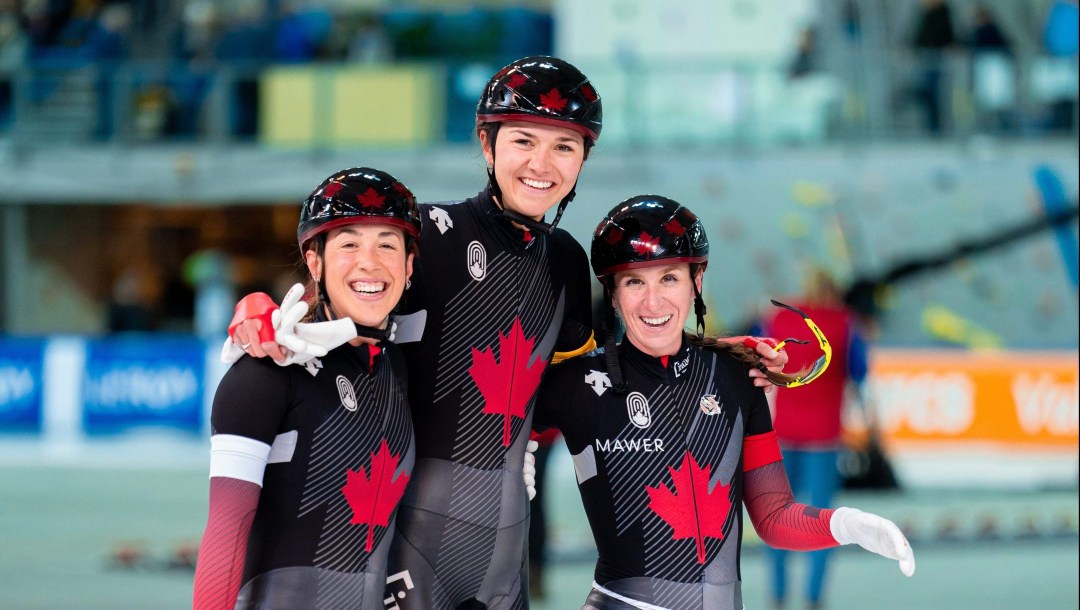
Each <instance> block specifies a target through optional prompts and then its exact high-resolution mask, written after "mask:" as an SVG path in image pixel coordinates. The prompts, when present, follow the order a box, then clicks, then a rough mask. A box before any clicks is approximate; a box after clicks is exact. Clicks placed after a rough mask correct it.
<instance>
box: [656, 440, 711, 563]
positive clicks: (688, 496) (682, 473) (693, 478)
mask: <svg viewBox="0 0 1080 610" xmlns="http://www.w3.org/2000/svg"><path fill="white" fill-rule="evenodd" d="M709 470H710V467H709V466H706V467H705V468H702V467H701V466H698V463H697V460H695V459H694V456H693V455H691V454H690V452H689V451H687V452H686V453H685V454H684V455H683V460H682V464H681V465H680V466H679V469H678V470H676V469H674V468H672V467H671V466H668V471H669V472H671V480H672V481H674V483H675V491H674V492H672V491H671V490H670V489H668V487H667V485H665V484H664V483H661V484H660V486H659V487H649V486H648V485H646V486H645V490H646V491H647V492H649V508H651V509H652V510H653V512H655V513H656V514H657V515H660V518H661V519H663V520H664V521H665V522H666V523H667V524H668V525H670V526H671V528H672V535H671V539H672V540H683V539H686V538H693V539H694V542H695V543H697V559H698V563H700V564H704V563H705V539H706V538H717V539H720V540H723V538H724V522H725V521H727V518H728V512H729V511H730V510H731V500H730V499H729V497H728V491H729V489H730V488H731V485H730V484H728V485H719V484H718V485H717V486H716V488H715V489H713V490H712V492H711V493H710V492H709V478H710V475H709Z"/></svg>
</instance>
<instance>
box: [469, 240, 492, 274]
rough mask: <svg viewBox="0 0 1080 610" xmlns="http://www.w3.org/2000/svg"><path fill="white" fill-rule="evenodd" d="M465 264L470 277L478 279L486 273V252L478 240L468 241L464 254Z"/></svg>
mask: <svg viewBox="0 0 1080 610" xmlns="http://www.w3.org/2000/svg"><path fill="white" fill-rule="evenodd" d="M465 264H466V265H468V266H469V275H471V276H472V279H474V280H476V281H478V282H479V281H480V280H482V279H484V275H486V274H487V252H486V251H485V250H484V246H483V245H481V244H480V242H478V241H471V242H469V249H468V252H467V253H466V256H465Z"/></svg>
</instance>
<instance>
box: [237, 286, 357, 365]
mask: <svg viewBox="0 0 1080 610" xmlns="http://www.w3.org/2000/svg"><path fill="white" fill-rule="evenodd" d="M303 297H304V285H303V284H293V286H292V288H290V289H289V291H288V292H286V293H285V298H284V299H282V300H281V306H280V307H278V308H277V309H275V310H274V312H273V313H272V314H270V320H271V323H272V325H273V327H274V341H275V342H276V343H277V344H278V345H281V346H282V347H284V348H286V349H292V350H293V352H294V354H288V356H287V358H286V361H285V362H284V363H279V364H281V365H282V366H285V365H286V364H292V363H293V362H307V361H308V360H311V358H318V357H320V356H325V355H326V351H323V352H322V353H321V354H319V353H314V351H317V350H312V355H311V356H310V357H308V358H306V359H303V360H293V358H294V357H296V353H300V354H307V353H308V351H309V350H307V349H306V347H305V344H304V342H303V341H302V340H298V341H297V342H296V345H297V346H299V347H301V348H303V349H299V350H297V349H294V348H293V347H292V346H291V345H290V344H289V343H286V342H285V341H282V336H284V337H285V338H286V341H289V340H291V339H292V338H293V337H294V335H295V333H294V327H296V325H297V322H299V321H300V320H301V319H303V317H304V316H305V315H307V312H308V304H307V302H305V301H304V300H303ZM354 332H355V331H354ZM339 345H340V344H339ZM335 347H336V346H335ZM244 353H245V352H244V348H242V347H240V346H239V345H237V344H236V343H234V342H233V340H232V338H226V339H225V345H223V346H221V361H222V362H224V363H225V364H232V363H234V362H236V361H237V360H239V359H240V357H241V356H243V355H244ZM290 360H291V362H290Z"/></svg>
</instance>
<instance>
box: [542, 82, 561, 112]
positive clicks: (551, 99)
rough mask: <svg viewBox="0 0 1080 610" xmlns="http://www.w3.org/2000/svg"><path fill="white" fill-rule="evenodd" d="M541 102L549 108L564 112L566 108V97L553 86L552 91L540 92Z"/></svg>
mask: <svg viewBox="0 0 1080 610" xmlns="http://www.w3.org/2000/svg"><path fill="white" fill-rule="evenodd" d="M540 104H541V105H543V106H544V108H547V109H548V110H554V111H555V112H562V110H563V108H566V98H565V97H563V96H562V94H561V93H559V90H558V89H557V88H555V87H552V88H551V91H548V92H547V93H541V94H540Z"/></svg>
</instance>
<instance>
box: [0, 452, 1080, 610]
mask: <svg viewBox="0 0 1080 610" xmlns="http://www.w3.org/2000/svg"><path fill="white" fill-rule="evenodd" d="M200 445H201V444H199V443H188V444H186V445H185V444H183V443H174V442H172V441H170V440H168V439H146V440H145V441H143V442H141V443H133V444H128V445H126V446H124V447H119V446H117V445H113V444H101V445H97V446H91V447H83V448H82V449H81V450H80V451H81V453H78V454H76V453H74V452H72V451H71V450H63V449H44V448H42V447H39V446H36V445H32V444H28V445H26V446H25V447H19V443H18V441H16V440H11V439H7V440H4V441H3V442H2V443H0V489H2V490H3V491H2V492H0V540H2V544H0V549H2V550H0V609H4V610H7V609H12V610H24V609H26V610H29V609H38V608H40V609H45V608H48V609H54V608H79V609H86V610H98V609H101V610H104V609H110V610H120V609H128V608H130V609H155V610H157V609H161V610H168V609H172V608H178V609H179V608H190V604H191V601H190V600H191V583H192V577H193V571H192V568H191V565H190V559H191V555H190V553H191V551H192V549H193V548H196V547H197V545H198V540H199V537H200V535H201V533H202V528H203V525H204V524H205V519H206V492H207V478H206V474H205V473H206V457H205V453H203V448H202V447H201V446H200ZM564 460H565V461H564ZM568 465H569V458H568V457H564V456H562V455H561V454H556V455H555V457H554V458H553V461H552V464H551V468H552V470H551V472H552V473H554V474H553V476H552V478H551V482H550V486H549V487H548V488H547V489H546V490H544V494H545V495H547V501H548V502H549V504H548V506H549V510H551V511H552V516H551V520H552V522H553V525H552V527H553V529H552V543H551V544H552V551H553V553H552V554H553V556H554V557H553V562H552V565H551V567H550V572H549V573H548V577H547V585H548V587H547V590H548V594H547V596H546V598H545V599H543V600H536V601H535V602H534V603H533V606H532V607H533V608H534V609H535V610H564V609H573V608H580V605H581V603H582V601H583V600H584V598H585V595H586V593H587V590H588V587H589V583H590V581H591V579H592V561H591V554H590V553H591V549H590V547H589V544H590V542H589V540H590V537H589V533H588V527H587V525H586V524H585V522H584V514H583V513H582V512H581V507H580V502H579V500H578V496H577V492H576V490H575V489H574V488H573V475H572V473H570V472H569V471H568ZM984 466H985V468H988V469H992V468H995V465H994V464H993V463H985V464H984ZM1073 481H1074V482H1075V479H1074V480H1073ZM839 504H844V505H849V506H855V507H858V508H862V509H864V510H869V511H872V512H877V513H878V514H881V515H883V516H886V517H888V518H890V519H893V520H894V521H896V522H897V523H898V524H900V525H901V527H902V528H904V529H905V531H906V532H907V533H908V535H909V536H910V538H911V542H912V545H913V547H914V549H915V554H916V561H917V571H916V573H915V576H914V577H913V578H910V579H909V578H905V577H904V576H903V575H902V574H901V573H900V571H899V569H898V568H897V566H896V563H895V562H893V561H889V560H886V559H884V558H881V557H878V556H876V555H871V554H869V553H866V552H863V551H861V549H856V548H850V547H845V548H842V549H839V550H838V551H835V552H834V557H833V562H832V563H831V564H830V575H829V580H828V583H827V585H826V586H827V602H828V604H827V606H826V608H829V609H834V610H841V609H845V608H852V609H855V608H860V609H861V608H873V609H879V610H890V609H896V610H901V609H902V610H913V609H916V608H918V609H924V608H930V609H937V608H940V609H943V610H952V609H965V608H972V609H974V608H979V609H996V608H1001V609H1005V608H1008V609H1010V610H1014V609H1017V608H1040V609H1056V608H1063V609H1064V608H1076V607H1077V606H1078V604H1080V585H1078V580H1077V577H1076V574H1077V572H1078V571H1080V559H1078V537H1077V523H1078V520H1080V519H1078V496H1077V490H1076V488H1075V485H1074V486H1072V487H1065V488H1042V489H1032V488H1022V489H1021V488H1018V487H1017V486H1002V487H999V488H976V487H971V486H963V485H954V486H952V487H948V486H927V485H922V486H918V487H914V486H910V485H909V486H907V487H905V488H904V489H902V490H901V491H899V492H888V493H882V492H858V493H854V492H847V493H845V494H844V495H843V496H842V497H841V498H840V500H839ZM125 553H126V554H127V558H128V559H130V562H129V563H125V562H124V561H120V560H119V559H118V558H117V555H118V554H120V555H124V554H125ZM801 559H802V558H800V557H797V556H792V557H791V559H790V562H791V563H790V564H789V565H790V566H791V567H792V568H793V569H794V573H793V574H792V575H791V576H790V577H789V578H790V579H791V580H790V585H789V586H790V588H791V590H792V592H793V593H794V592H797V591H799V589H800V587H801V582H802V578H801V576H802V574H803V569H804V562H803V561H801ZM766 569H767V568H766V556H765V554H764V552H763V549H762V548H761V546H760V542H759V541H758V540H757V539H756V537H755V536H754V535H753V533H752V530H749V531H748V532H747V535H746V540H745V542H744V549H743V560H742V576H743V596H744V601H745V603H746V607H747V608H749V609H753V608H770V607H771V602H770V600H769V598H768V585H767V572H766ZM802 607H803V605H802V604H800V603H796V600H794V599H792V600H789V603H788V605H787V608H802Z"/></svg>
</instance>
